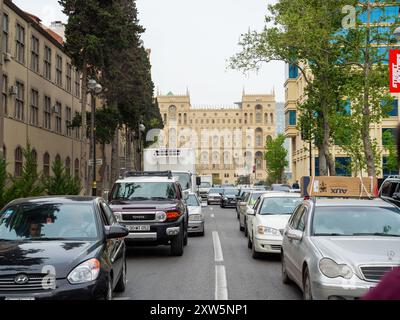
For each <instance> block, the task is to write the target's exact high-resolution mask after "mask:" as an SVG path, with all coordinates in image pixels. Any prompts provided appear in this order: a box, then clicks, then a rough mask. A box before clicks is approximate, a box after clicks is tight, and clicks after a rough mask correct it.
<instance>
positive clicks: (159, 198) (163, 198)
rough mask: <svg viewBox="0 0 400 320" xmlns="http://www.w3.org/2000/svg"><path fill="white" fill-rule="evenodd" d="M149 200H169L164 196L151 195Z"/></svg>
mask: <svg viewBox="0 0 400 320" xmlns="http://www.w3.org/2000/svg"><path fill="white" fill-rule="evenodd" d="M151 200H169V199H168V198H165V197H151Z"/></svg>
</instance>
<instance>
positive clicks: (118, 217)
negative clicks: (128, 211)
mask: <svg viewBox="0 0 400 320" xmlns="http://www.w3.org/2000/svg"><path fill="white" fill-rule="evenodd" d="M114 216H115V219H117V221H118V222H121V221H122V212H114Z"/></svg>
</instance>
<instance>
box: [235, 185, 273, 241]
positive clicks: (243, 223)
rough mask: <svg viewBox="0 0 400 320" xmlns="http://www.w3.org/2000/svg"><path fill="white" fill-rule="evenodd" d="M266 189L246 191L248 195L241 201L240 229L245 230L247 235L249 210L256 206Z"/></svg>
mask: <svg viewBox="0 0 400 320" xmlns="http://www.w3.org/2000/svg"><path fill="white" fill-rule="evenodd" d="M265 193H266V191H256V190H253V191H250V192H249V193H246V197H245V198H244V199H243V201H241V202H239V229H240V231H244V235H245V236H246V237H247V235H248V230H247V211H249V210H251V209H253V208H254V204H255V203H256V202H257V200H258V198H259V197H260V196H261V195H263V194H265Z"/></svg>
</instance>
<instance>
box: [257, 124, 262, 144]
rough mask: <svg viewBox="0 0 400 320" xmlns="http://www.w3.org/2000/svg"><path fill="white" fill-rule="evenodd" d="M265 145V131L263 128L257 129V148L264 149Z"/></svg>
mask: <svg viewBox="0 0 400 320" xmlns="http://www.w3.org/2000/svg"><path fill="white" fill-rule="evenodd" d="M262 144H263V131H262V129H261V128H257V129H256V147H262Z"/></svg>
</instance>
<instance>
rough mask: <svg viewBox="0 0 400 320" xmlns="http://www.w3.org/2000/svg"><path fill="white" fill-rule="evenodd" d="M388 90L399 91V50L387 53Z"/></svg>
mask: <svg viewBox="0 0 400 320" xmlns="http://www.w3.org/2000/svg"><path fill="white" fill-rule="evenodd" d="M389 74H390V92H391V93H400V50H390V53H389Z"/></svg>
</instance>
